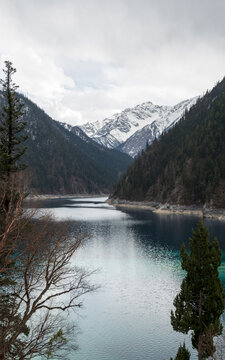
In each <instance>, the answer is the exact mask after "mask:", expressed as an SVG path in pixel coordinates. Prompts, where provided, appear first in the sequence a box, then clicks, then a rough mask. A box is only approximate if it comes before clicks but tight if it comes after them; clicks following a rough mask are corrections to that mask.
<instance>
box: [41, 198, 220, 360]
mask: <svg viewBox="0 0 225 360" xmlns="http://www.w3.org/2000/svg"><path fill="white" fill-rule="evenodd" d="M104 200H105V198H101V199H100V198H93V199H90V198H87V199H57V200H51V201H48V202H45V204H44V205H43V206H44V207H45V208H51V211H52V212H53V214H54V215H55V216H56V217H57V218H58V220H59V221H60V220H63V219H66V218H70V219H71V220H72V221H74V224H75V227H79V228H81V229H82V231H84V232H85V233H88V235H89V237H88V239H87V240H86V241H85V243H84V245H83V246H82V247H81V248H80V249H79V251H78V252H77V254H76V255H75V256H74V258H73V263H74V264H76V265H78V266H84V267H86V268H89V269H98V270H99V271H98V273H97V274H96V275H94V276H93V278H92V282H93V283H96V284H99V285H100V286H101V288H100V289H99V290H98V291H96V292H95V293H92V294H89V295H87V296H85V297H84V299H83V300H84V301H83V303H84V307H83V309H81V310H80V311H79V312H78V313H76V314H75V313H71V314H70V317H69V318H70V321H72V322H75V323H76V324H77V325H78V327H79V332H80V333H79V334H78V335H77V344H78V345H79V350H78V351H75V352H74V353H72V354H71V359H77V360H147V359H155V360H156V359H157V360H169V358H170V356H174V355H175V353H176V351H177V348H178V346H179V344H180V343H181V342H183V340H185V341H186V343H187V345H188V347H189V349H191V345H190V338H189V336H185V335H181V334H179V333H175V332H174V331H173V330H172V327H171V325H170V310H171V309H172V303H173V299H174V297H175V295H176V294H177V292H178V291H179V287H180V283H181V280H182V277H183V272H182V270H181V268H180V260H179V249H180V246H181V244H182V242H185V243H186V244H187V242H188V238H189V237H190V236H191V230H192V228H195V227H196V225H197V223H198V218H197V217H193V216H182V215H179V216H178V215H158V214H153V213H151V212H149V211H141V210H140V211H137V210H136V211H134V210H122V211H121V210H116V209H115V208H114V207H112V206H109V205H107V204H105V203H104ZM205 223H206V225H207V226H208V227H209V229H210V233H211V234H212V235H213V236H217V237H218V238H219V239H220V243H221V246H222V247H224V250H225V246H224V245H225V242H224V233H225V223H223V222H219V221H215V220H214V221H212V220H211V221H209V220H207V221H205ZM221 278H222V280H223V281H224V283H225V268H224V267H222V268H221ZM191 358H192V359H196V358H197V357H196V352H195V351H193V350H192V357H191Z"/></svg>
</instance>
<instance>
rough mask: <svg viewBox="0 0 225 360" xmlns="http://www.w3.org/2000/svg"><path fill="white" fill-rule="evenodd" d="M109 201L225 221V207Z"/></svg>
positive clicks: (158, 211) (130, 206) (109, 202)
mask: <svg viewBox="0 0 225 360" xmlns="http://www.w3.org/2000/svg"><path fill="white" fill-rule="evenodd" d="M107 203H108V204H111V205H114V206H115V207H118V208H134V209H145V210H150V211H153V212H155V213H159V214H177V215H195V216H198V217H203V218H207V219H217V220H221V221H225V209H217V208H206V207H204V206H197V205H191V206H184V205H172V204H168V203H166V204H161V203H157V202H153V201H151V202H139V201H128V200H119V199H108V200H107Z"/></svg>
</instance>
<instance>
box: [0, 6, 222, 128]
mask: <svg viewBox="0 0 225 360" xmlns="http://www.w3.org/2000/svg"><path fill="white" fill-rule="evenodd" d="M224 14H225V1H224V0H213V1H212V0H0V68H1V69H2V68H3V67H4V61H5V60H11V61H12V62H13V65H14V66H15V67H16V68H17V74H16V76H15V81H16V83H17V84H18V85H19V86H20V91H21V92H23V93H24V94H25V95H27V96H28V97H29V98H30V99H31V100H33V101H34V102H36V103H37V104H38V105H39V106H40V107H42V108H43V109H44V110H45V111H46V112H47V113H48V114H49V115H51V116H52V117H53V118H54V119H56V120H59V121H65V122H68V123H71V124H73V125H77V124H83V123H85V122H87V121H95V120H101V119H103V118H105V117H107V116H110V115H112V114H114V113H115V112H119V111H121V110H123V109H125V108H126V107H132V106H135V105H137V104H140V103H142V102H145V101H151V102H153V103H155V104H165V105H174V104H176V103H178V102H179V101H182V100H184V99H187V98H190V97H193V96H196V95H199V94H200V95H201V94H203V92H205V91H206V90H207V89H210V88H211V87H213V86H214V85H215V83H216V82H217V81H219V80H221V79H222V78H223V76H224V75H225V71H224V66H225V25H224ZM0 75H1V76H2V73H0Z"/></svg>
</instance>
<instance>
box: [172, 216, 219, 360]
mask: <svg viewBox="0 0 225 360" xmlns="http://www.w3.org/2000/svg"><path fill="white" fill-rule="evenodd" d="M189 246H190V255H189V254H188V253H187V251H186V248H185V246H184V245H183V246H182V248H181V258H182V268H183V269H184V270H185V271H186V272H187V274H186V277H185V278H184V280H183V282H182V284H181V291H180V293H179V294H178V295H177V296H176V297H175V300H174V306H175V311H171V324H172V326H173V329H174V330H176V331H179V332H182V333H185V334H187V333H188V332H189V331H191V336H192V346H193V348H195V349H197V351H198V359H199V360H203V359H206V358H208V357H209V356H213V354H214V352H215V347H214V343H213V338H214V336H217V335H220V334H221V332H222V324H221V322H220V316H221V314H222V313H223V310H224V298H225V297H224V290H223V286H222V283H221V281H220V279H219V273H218V267H219V266H220V264H221V250H220V246H219V242H218V240H217V239H216V238H215V239H214V240H213V241H212V242H210V239H209V231H208V229H207V228H206V227H205V226H204V224H203V221H202V220H200V221H199V224H198V228H197V230H196V231H193V236H192V238H190V241H189Z"/></svg>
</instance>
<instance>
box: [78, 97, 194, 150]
mask: <svg viewBox="0 0 225 360" xmlns="http://www.w3.org/2000/svg"><path fill="white" fill-rule="evenodd" d="M196 100H197V98H192V99H188V100H184V101H182V102H180V103H179V104H177V105H175V106H159V105H154V104H153V103H151V102H150V101H149V102H145V103H143V104H140V105H137V106H135V107H134V108H128V109H125V110H124V111H122V112H121V113H118V114H114V115H113V116H111V117H109V118H106V119H104V120H102V121H96V122H94V123H87V124H85V125H83V126H81V129H82V130H83V131H84V132H85V133H86V134H87V135H88V136H89V137H90V138H92V139H93V140H95V141H96V142H98V143H99V144H102V145H104V146H106V147H108V148H117V149H118V150H120V151H123V152H125V153H126V154H129V155H130V156H132V157H135V156H137V155H138V154H139V153H140V152H141V151H142V150H143V149H145V147H146V143H147V142H148V144H151V143H152V141H153V140H154V139H155V138H156V137H159V136H160V135H161V134H162V132H163V131H167V129H168V128H169V127H170V126H173V125H175V124H176V122H177V121H179V120H180V118H181V117H182V115H183V114H184V112H185V110H186V109H189V108H190V107H191V106H192V105H193V104H195V102H196Z"/></svg>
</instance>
